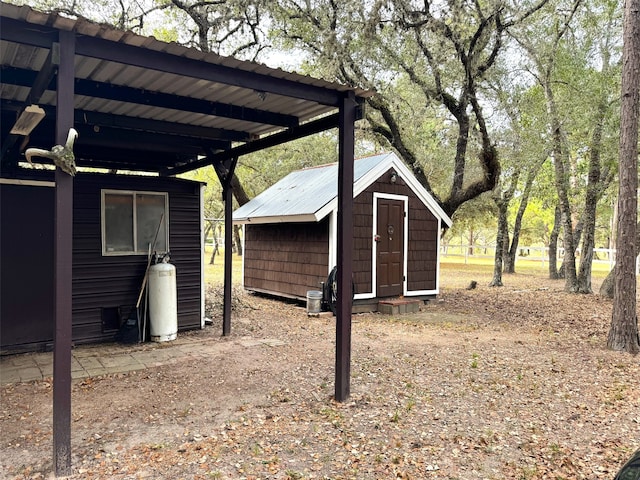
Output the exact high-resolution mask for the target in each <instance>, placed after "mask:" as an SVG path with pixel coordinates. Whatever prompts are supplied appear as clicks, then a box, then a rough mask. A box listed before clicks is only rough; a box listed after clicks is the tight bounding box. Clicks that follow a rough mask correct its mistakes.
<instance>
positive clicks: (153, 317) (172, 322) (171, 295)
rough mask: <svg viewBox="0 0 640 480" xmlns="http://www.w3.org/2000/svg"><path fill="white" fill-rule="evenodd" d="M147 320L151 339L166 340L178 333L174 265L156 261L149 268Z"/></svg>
mask: <svg viewBox="0 0 640 480" xmlns="http://www.w3.org/2000/svg"><path fill="white" fill-rule="evenodd" d="M149 320H150V330H151V341H153V342H168V341H170V340H175V339H176V336H177V335H178V295H177V291H176V267H175V266H173V265H171V264H170V263H158V264H156V265H152V266H151V267H150V268H149Z"/></svg>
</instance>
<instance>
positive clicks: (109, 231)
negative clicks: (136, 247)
mask: <svg viewBox="0 0 640 480" xmlns="http://www.w3.org/2000/svg"><path fill="white" fill-rule="evenodd" d="M104 229H105V232H104V237H105V238H104V239H105V244H106V245H105V251H106V252H132V251H133V195H131V194H114V193H107V194H105V196H104Z"/></svg>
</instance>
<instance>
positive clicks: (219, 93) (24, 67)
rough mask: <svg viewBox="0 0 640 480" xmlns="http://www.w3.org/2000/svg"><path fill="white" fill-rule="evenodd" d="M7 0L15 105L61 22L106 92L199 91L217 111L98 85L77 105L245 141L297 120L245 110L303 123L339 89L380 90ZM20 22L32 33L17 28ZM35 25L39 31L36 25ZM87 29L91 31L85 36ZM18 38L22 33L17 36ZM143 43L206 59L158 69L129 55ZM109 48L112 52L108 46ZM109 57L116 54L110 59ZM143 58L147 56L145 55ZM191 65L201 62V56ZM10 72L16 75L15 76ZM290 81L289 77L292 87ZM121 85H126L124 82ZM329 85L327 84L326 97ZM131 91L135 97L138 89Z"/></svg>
mask: <svg viewBox="0 0 640 480" xmlns="http://www.w3.org/2000/svg"><path fill="white" fill-rule="evenodd" d="M0 6H1V8H0V19H1V20H2V21H3V23H4V24H3V25H2V29H1V30H2V31H7V32H8V31H9V30H10V29H9V28H6V27H11V28H12V29H13V30H12V32H11V33H6V34H5V33H2V32H0V36H1V37H2V40H1V41H0V62H1V64H2V67H3V75H2V77H3V78H2V79H0V80H1V81H0V98H1V99H2V102H3V103H5V104H6V105H5V106H7V107H8V106H9V105H10V104H13V107H12V108H14V109H15V108H16V106H19V105H21V104H23V103H24V102H25V101H26V100H27V96H28V95H29V92H30V89H31V84H28V83H27V84H25V82H27V80H28V79H29V78H30V77H29V72H32V74H33V75H32V77H33V76H34V75H35V74H36V72H39V71H40V70H41V69H42V68H43V66H44V65H45V64H46V62H47V57H48V55H49V52H50V50H51V43H52V42H54V41H57V40H56V38H57V37H56V35H55V31H56V30H62V31H73V32H75V33H76V36H77V38H78V40H77V47H76V57H75V77H76V81H87V82H92V83H88V85H90V86H94V85H95V86H98V89H99V88H102V92H104V90H105V88H104V86H109V87H111V86H113V87H116V89H117V88H120V87H126V88H128V89H134V90H135V91H136V92H147V93H148V92H152V93H155V94H163V95H171V96H175V98H178V99H179V98H188V99H195V100H198V101H201V102H211V104H212V107H211V111H208V112H203V111H195V110H193V109H190V108H189V107H187V106H185V107H184V108H183V107H182V104H180V103H179V102H178V104H177V105H176V106H173V108H172V107H171V106H167V105H165V106H162V105H158V104H152V103H149V104H145V102H144V101H136V102H132V101H131V100H130V99H129V100H128V99H127V95H126V94H125V95H120V94H116V95H115V97H112V98H109V97H104V96H101V93H102V92H101V93H98V92H97V90H96V94H95V95H93V94H91V93H89V94H82V93H80V92H78V91H76V95H75V109H76V110H77V111H78V110H81V111H88V112H98V113H100V114H107V115H116V116H126V117H129V118H140V119H152V120H154V121H158V120H160V121H165V122H172V123H177V124H182V125H195V126H199V127H207V128H212V129H214V128H215V129H223V130H225V131H231V132H238V133H239V134H242V135H241V137H242V138H244V139H245V140H244V141H248V140H255V139H256V138H259V137H261V136H265V135H268V134H272V133H275V132H279V131H283V130H286V129H287V128H289V127H287V126H284V125H283V124H278V123H277V122H274V121H268V120H260V121H257V120H256V118H255V116H251V115H246V116H245V115H243V114H242V112H243V111H245V110H246V111H247V112H249V111H259V112H265V113H267V114H270V113H273V114H278V115H281V116H287V117H290V118H295V120H296V123H297V124H303V123H305V122H307V121H309V120H312V119H315V118H318V117H320V116H323V115H328V114H330V113H334V112H336V111H337V105H335V104H333V105H331V104H329V103H330V101H331V100H330V99H331V98H332V96H333V98H335V95H336V92H338V93H341V92H348V91H353V92H354V93H355V95H356V96H357V97H360V98H364V97H367V96H370V95H372V94H373V92H370V91H367V90H364V89H361V88H357V87H352V86H346V85H341V84H338V83H335V82H329V81H325V80H320V79H316V78H312V77H309V76H306V75H300V74H297V73H289V72H285V71H283V70H281V69H274V68H270V67H267V66H265V65H262V64H258V63H254V62H248V61H240V60H237V59H235V58H232V57H223V56H219V55H216V54H213V53H204V52H201V51H199V50H196V49H193V48H186V47H183V46H180V45H177V44H175V43H166V42H162V41H159V40H156V39H155V38H153V37H143V36H140V35H137V34H134V33H132V32H128V31H120V30H116V29H114V28H111V27H108V26H105V25H98V24H96V23H92V22H90V21H88V20H85V19H81V18H80V19H75V18H68V17H64V16H62V15H59V14H57V13H43V12H39V11H36V10H33V9H32V8H30V7H28V6H15V5H11V4H8V3H0ZM11 22H14V23H11ZM15 22H26V23H15ZM28 24H31V25H34V33H33V34H32V33H30V32H28V28H23V25H28ZM15 25H18V26H17V27H16V26H15ZM53 29H55V30H53ZM16 30H18V31H24V32H26V33H20V32H18V33H16ZM35 30H38V31H37V32H35ZM29 35H33V36H29ZM83 37H85V38H87V40H85V41H84V42H83V40H82V38H83ZM16 38H19V40H15V39H16ZM7 39H11V40H7ZM34 39H35V40H34ZM91 39H101V40H108V41H109V42H115V43H114V44H113V46H110V45H107V46H106V47H107V48H102V46H101V45H99V44H96V45H97V46H93V47H88V46H87V45H88V44H89V43H90V42H88V40H91ZM119 46H121V47H119ZM131 47H135V48H134V50H135V52H134V50H131ZM118 48H122V49H123V52H124V53H123V54H122V55H121V56H118V55H113V56H112V52H111V51H112V50H113V51H117V49H118ZM140 48H142V49H145V50H146V51H148V52H149V54H148V56H149V57H153V58H155V59H156V63H155V65H163V62H162V61H158V60H159V59H161V58H164V57H158V54H161V55H166V56H167V57H166V59H167V62H165V64H168V63H169V61H171V62H174V61H175V59H179V60H180V61H183V62H184V61H187V62H191V61H197V62H200V63H201V64H202V67H200V66H199V65H198V66H195V67H194V68H193V69H192V70H191V71H190V72H189V73H187V74H185V73H184V71H183V70H182V69H180V68H175V65H178V63H176V64H175V65H174V67H173V71H172V70H171V69H170V68H169V69H166V70H164V71H162V67H159V68H160V70H156V69H153V68H150V67H149V65H148V64H147V65H145V61H144V58H143V59H142V60H139V61H138V65H136V64H134V63H135V62H128V61H127V60H126V59H128V58H129V57H127V55H129V54H130V53H132V52H134V54H136V55H137V54H139V49H140ZM127 49H128V50H127ZM107 50H108V51H109V52H108V53H105V51H107ZM83 52H84V53H83ZM101 56H102V58H101ZM105 58H108V59H107V60H105ZM136 58H138V59H140V56H138V57H136ZM116 59H122V60H116ZM189 65H191V66H193V64H189ZM206 65H211V66H216V67H223V68H227V69H234V70H235V71H239V72H251V74H255V75H258V76H261V77H260V78H264V79H265V80H266V81H265V82H263V83H264V84H265V85H266V84H269V85H266V86H265V87H264V88H265V90H268V91H260V90H259V89H258V88H255V82H254V83H253V84H252V85H248V86H247V85H244V84H243V83H242V82H234V81H233V78H232V77H233V72H231V71H230V73H229V75H227V76H225V75H224V74H222V75H218V76H215V75H213V76H212V75H211V74H210V72H207V69H206ZM4 69H9V70H4ZM200 72H202V75H200ZM10 76H13V77H12V79H11V80H10V79H9V78H10ZM227 78H228V80H227ZM16 79H17V80H16ZM25 79H27V80H25ZM278 82H280V83H278ZM234 83H235V84H234ZM283 85H285V87H284V88H283V87H282V86H283ZM271 87H273V88H271ZM298 87H300V88H298ZM303 88H316V89H317V93H318V97H317V100H309V98H308V97H307V98H304V97H305V95H304V94H301V91H302V90H301V89H303ZM117 91H118V92H119V90H117ZM132 91H133V90H132ZM130 92H131V91H130ZM323 92H326V97H325V96H324V93H323ZM125 93H127V92H125ZM299 94H300V95H299ZM298 95H299V96H298ZM128 96H129V98H131V97H132V95H128ZM325 100H326V101H325ZM38 103H39V104H40V105H41V106H43V107H47V106H49V107H53V106H54V105H55V92H53V91H51V90H48V91H46V92H45V93H44V95H43V96H42V98H41V99H40V100H39V102H38ZM219 105H222V106H229V107H231V108H234V109H235V112H236V115H235V117H233V116H232V117H228V116H224V115H221V114H220V113H219V114H218V115H216V113H217V112H220V110H216V109H217V108H219ZM3 108H4V107H3ZM238 112H239V114H238ZM84 138H86V135H85V137H82V136H81V137H80V138H79V140H78V142H79V145H81V144H82V142H83V139H84Z"/></svg>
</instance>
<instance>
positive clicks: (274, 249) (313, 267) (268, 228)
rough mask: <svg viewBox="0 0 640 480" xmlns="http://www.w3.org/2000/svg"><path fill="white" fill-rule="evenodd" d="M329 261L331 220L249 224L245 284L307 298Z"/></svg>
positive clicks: (251, 288)
mask: <svg viewBox="0 0 640 480" xmlns="http://www.w3.org/2000/svg"><path fill="white" fill-rule="evenodd" d="M328 264H329V221H328V219H325V220H323V221H321V222H319V223H277V224H270V225H246V226H245V251H244V286H245V288H246V289H248V290H257V291H263V292H270V293H278V294H282V295H285V296H288V297H295V298H306V295H307V291H309V290H320V289H321V282H323V281H325V280H326V278H327V273H328V271H327V269H328Z"/></svg>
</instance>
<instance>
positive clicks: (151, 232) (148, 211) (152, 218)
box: [136, 194, 167, 252]
mask: <svg viewBox="0 0 640 480" xmlns="http://www.w3.org/2000/svg"><path fill="white" fill-rule="evenodd" d="M164 207H165V196H164V195H149V194H137V195H136V215H137V220H138V245H137V247H138V248H137V250H138V251H139V252H147V251H148V250H149V244H151V245H153V239H154V237H155V235H156V231H157V230H158V223H159V222H160V218H161V217H162V214H164V217H162V225H161V226H160V231H159V232H158V240H157V241H156V248H155V250H156V251H158V252H166V251H167V241H166V239H167V234H166V231H167V230H166V221H167V215H166V213H165V211H164Z"/></svg>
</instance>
